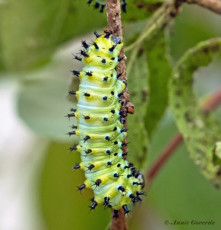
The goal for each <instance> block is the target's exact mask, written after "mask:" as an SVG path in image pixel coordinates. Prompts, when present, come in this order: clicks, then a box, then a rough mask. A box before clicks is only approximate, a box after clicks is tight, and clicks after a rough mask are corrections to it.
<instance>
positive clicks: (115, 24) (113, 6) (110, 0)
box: [106, 0, 133, 230]
mask: <svg viewBox="0 0 221 230" xmlns="http://www.w3.org/2000/svg"><path fill="white" fill-rule="evenodd" d="M106 3H107V22H108V31H111V32H112V34H113V35H115V36H120V37H121V38H122V39H123V32H122V22H121V5H120V0H106ZM120 57H124V59H123V60H122V61H121V62H120V63H119V65H118V66H117V68H116V71H117V73H118V74H119V73H122V75H121V77H120V78H119V79H120V80H125V81H126V82H127V76H126V56H125V54H124V50H123V49H122V50H121V52H120ZM129 98H130V94H129V92H128V88H126V89H125V90H124V93H123V95H122V96H121V99H122V101H123V102H124V104H123V106H122V108H121V114H122V116H123V117H124V118H125V124H124V126H125V128H127V113H129V112H130V111H133V104H132V103H131V102H130V101H129ZM124 141H125V142H127V139H125V140H124ZM122 149H123V151H124V152H128V149H127V146H123V147H122ZM127 229H128V228H127V223H126V220H125V215H124V211H123V210H122V209H120V210H119V217H118V218H112V222H111V225H110V230H127Z"/></svg>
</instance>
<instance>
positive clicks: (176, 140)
mask: <svg viewBox="0 0 221 230" xmlns="http://www.w3.org/2000/svg"><path fill="white" fill-rule="evenodd" d="M220 104H221V88H220V89H219V90H218V91H216V92H215V93H214V94H213V95H212V96H211V97H210V98H209V99H208V100H207V102H206V103H205V104H204V105H203V110H204V111H211V110H214V109H216V108H217V107H218V106H219V105H220ZM182 142H183V137H182V135H181V134H180V133H178V134H176V135H175V136H174V137H173V138H172V141H171V142H170V143H169V144H168V145H167V146H166V148H165V149H164V150H163V152H162V154H161V155H160V156H159V158H158V159H157V160H156V161H155V162H154V163H153V164H152V166H151V167H150V169H149V170H148V171H147V173H146V180H147V182H148V184H151V182H152V181H153V179H154V178H155V177H156V175H157V174H158V173H159V171H160V170H161V169H162V167H163V166H164V165H165V163H166V162H167V161H168V160H169V158H170V157H171V156H172V155H173V154H174V153H175V150H176V149H177V148H178V147H179V146H180V144H181V143H182Z"/></svg>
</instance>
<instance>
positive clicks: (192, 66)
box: [170, 38, 221, 186]
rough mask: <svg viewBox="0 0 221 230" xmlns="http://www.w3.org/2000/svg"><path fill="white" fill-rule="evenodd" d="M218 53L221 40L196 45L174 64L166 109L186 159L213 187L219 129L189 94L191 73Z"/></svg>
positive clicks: (220, 163) (217, 165)
mask: <svg viewBox="0 0 221 230" xmlns="http://www.w3.org/2000/svg"><path fill="white" fill-rule="evenodd" d="M220 52H221V38H216V39H210V40H207V41H205V42H202V43H200V44H199V45H197V46H196V47H195V48H193V49H190V50H189V51H188V52H187V53H186V54H185V55H184V56H183V57H182V58H181V60H180V61H179V62H178V63H177V65H176V66H175V69H174V72H173V77H172V79H171V82H170V106H171V109H172V112H173V114H174V117H175V121H176V123H177V126H178V128H179V130H180V132H181V133H182V135H183V137H184V140H185V143H186V145H187V148H188V150H189V152H190V156H191V158H192V159H193V160H194V161H195V163H196V164H197V165H198V166H199V168H200V170H201V172H202V174H203V175H204V176H205V177H206V178H208V179H209V180H211V181H212V182H213V183H214V184H215V185H216V186H218V185H219V184H220V181H221V177H220V172H221V168H220V166H221V161H220V141H221V130H219V127H218V125H217V123H216V120H215V118H214V117H213V116H212V115H211V114H208V113H205V112H203V111H202V110H201V109H200V107H199V104H198V102H197V99H196V96H195V93H194V92H193V73H194V72H195V71H196V70H197V69H198V68H199V67H201V66H206V65H208V64H209V63H210V62H211V60H212V58H213V56H215V54H217V53H220Z"/></svg>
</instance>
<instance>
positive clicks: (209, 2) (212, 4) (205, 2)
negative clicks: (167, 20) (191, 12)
mask: <svg viewBox="0 0 221 230" xmlns="http://www.w3.org/2000/svg"><path fill="white" fill-rule="evenodd" d="M185 2H187V3H189V4H197V5H200V6H202V7H204V8H207V9H209V10H211V11H213V12H215V13H217V14H221V1H220V0H185Z"/></svg>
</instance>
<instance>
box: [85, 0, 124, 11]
mask: <svg viewBox="0 0 221 230" xmlns="http://www.w3.org/2000/svg"><path fill="white" fill-rule="evenodd" d="M92 2H93V0H88V4H89V5H90V4H91V3H92ZM105 6H106V1H105V0H95V5H94V8H95V9H100V12H101V13H102V12H103V11H104V8H105ZM126 7H127V1H126V0H122V1H121V9H122V11H123V12H126Z"/></svg>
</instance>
